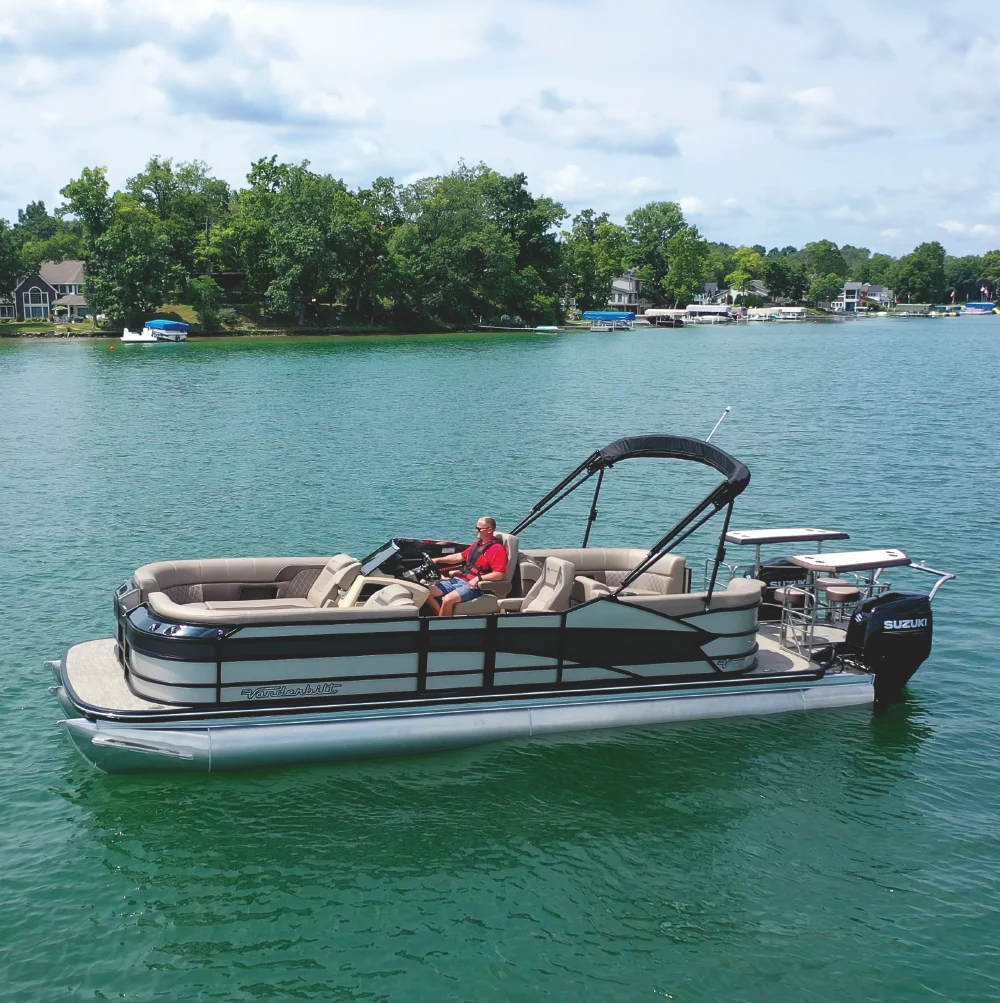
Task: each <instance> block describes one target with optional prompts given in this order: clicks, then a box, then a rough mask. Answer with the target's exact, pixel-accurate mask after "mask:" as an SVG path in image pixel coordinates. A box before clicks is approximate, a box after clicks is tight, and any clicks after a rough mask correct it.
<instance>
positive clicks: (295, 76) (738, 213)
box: [0, 0, 1000, 253]
mask: <svg viewBox="0 0 1000 1003" xmlns="http://www.w3.org/2000/svg"><path fill="white" fill-rule="evenodd" d="M780 4H786V5H787V6H788V9H781V10H776V9H775V8H774V7H768V6H767V5H765V6H763V7H762V6H760V5H757V6H756V7H752V6H747V5H744V6H743V7H739V6H734V5H733V4H731V3H730V2H729V0H704V2H703V3H701V4H699V5H694V4H666V5H665V4H662V3H656V2H654V0H634V3H633V5H632V7H630V8H629V17H630V22H631V23H634V24H639V25H640V26H641V31H642V36H641V37H642V43H641V44H647V46H648V45H655V43H654V42H653V41H650V40H655V39H663V38H668V39H678V38H680V39H699V38H706V36H705V24H706V23H711V24H714V25H717V26H719V31H720V32H721V37H722V38H724V39H725V41H726V43H727V44H729V50H727V51H730V52H737V53H738V54H737V55H736V56H733V57H732V58H731V59H729V60H728V62H726V63H725V64H724V66H723V67H722V68H721V69H720V64H719V63H718V61H712V60H706V59H705V56H704V54H705V49H704V47H703V46H701V45H671V46H670V58H669V59H658V58H652V57H650V58H636V59H632V60H624V61H621V60H618V61H615V60H614V59H611V60H605V61H603V62H601V61H599V60H597V59H595V58H594V55H593V54H594V52H595V51H596V50H595V39H596V40H598V41H600V40H605V39H607V38H608V37H609V36H608V32H609V25H613V24H616V23H618V19H619V18H620V12H619V10H618V8H617V7H616V6H615V5H614V4H612V2H611V0H588V2H586V3H583V2H576V3H574V4H573V6H572V17H568V16H567V10H568V7H567V5H566V4H565V3H555V2H546V3H538V2H530V0H508V2H507V3H506V4H503V5H500V6H498V5H497V4H496V3H495V2H494V0H490V2H487V0H468V2H467V3H466V4H464V5H463V7H462V16H461V17H460V18H456V17H455V8H454V5H453V4H451V3H445V2H444V0H411V2H407V3H403V2H401V0H371V2H369V3H359V2H358V0H336V2H329V0H324V2H321V3H315V2H313V3H308V2H304V0H298V2H288V0H143V2H142V3H137V2H135V0H32V3H31V4H27V5H24V4H22V5H21V6H20V7H16V6H15V5H13V4H12V3H10V2H8V3H7V4H6V5H5V6H4V5H0V59H2V65H3V74H2V75H0V100H3V101H4V103H5V106H7V107H9V108H13V109H16V112H17V116H16V117H17V120H18V122H22V123H23V122H30V123H31V138H30V144H29V143H20V142H14V141H10V142H8V143H7V145H6V146H5V149H4V154H5V156H4V163H3V167H4V170H3V177H2V179H0V215H2V216H5V217H7V218H10V217H11V216H13V215H15V214H16V211H17V208H18V207H19V206H23V205H25V204H26V203H27V202H28V201H29V200H32V199H44V200H45V201H46V203H47V204H48V205H50V206H51V205H52V204H53V203H58V201H59V197H58V191H59V189H60V188H61V187H62V186H63V185H64V184H65V183H66V181H67V180H68V179H69V178H71V177H73V176H76V175H78V174H79V171H80V169H81V168H82V167H83V166H93V165H101V164H107V165H108V168H109V177H110V180H111V182H112V184H113V185H115V186H116V187H119V186H121V185H122V184H123V183H124V181H125V179H126V178H127V177H129V176H130V175H132V174H135V173H136V171H137V170H138V169H139V168H140V167H141V166H142V164H143V162H144V161H145V160H146V159H147V158H148V157H149V156H151V155H152V154H154V153H160V154H165V155H170V156H173V157H175V158H176V159H181V160H187V159H192V158H199V159H202V160H205V161H207V162H208V163H209V164H210V165H211V166H212V167H213V169H214V170H215V172H216V173H217V174H219V175H220V176H222V177H225V178H227V179H228V180H229V181H231V182H232V183H236V184H238V183H242V182H243V179H244V177H245V174H246V172H247V169H248V167H249V164H250V163H251V162H252V161H253V160H255V159H257V158H259V157H261V156H268V155H270V154H272V153H275V154H277V155H278V156H279V157H280V158H281V159H282V160H288V161H300V160H302V159H308V160H310V161H311V162H312V164H313V165H314V167H315V168H316V169H318V170H323V171H332V172H334V173H336V174H337V175H338V176H343V177H344V178H345V180H346V181H347V182H348V183H349V184H351V185H367V184H368V183H370V182H371V180H372V179H373V178H374V177H375V176H377V175H379V174H386V175H392V176H394V177H396V178H398V179H400V180H401V181H402V180H406V179H415V178H416V177H419V176H422V175H426V174H429V173H441V172H443V171H447V170H449V169H450V168H451V167H452V166H453V165H454V164H455V163H456V162H457V161H458V160H459V159H460V158H464V159H465V161H466V162H467V163H477V162H479V161H484V162H486V163H489V164H490V165H491V166H493V167H495V168H497V169H498V170H501V171H504V172H505V173H512V172H514V171H524V172H525V173H526V174H527V175H528V181H529V185H530V187H531V188H532V190H533V191H535V192H541V191H545V192H546V193H547V194H551V195H553V197H558V198H560V199H561V200H563V201H564V202H565V203H566V205H567V207H568V208H570V209H571V210H572V209H574V208H578V207H582V206H584V205H587V206H592V207H593V208H595V209H597V210H598V211H603V210H607V211H608V212H610V213H611V214H612V216H613V218H615V219H616V220H618V221H621V220H622V219H623V218H624V216H625V214H626V213H627V212H629V211H630V210H631V209H632V208H634V207H635V206H637V205H639V204H642V203H643V202H646V201H650V200H651V199H663V198H672V199H678V198H680V199H681V201H682V205H683V206H684V208H685V211H686V212H687V213H689V214H690V215H694V216H696V217H697V220H698V225H699V227H701V228H702V229H703V230H704V231H705V233H706V235H708V236H709V237H710V238H711V239H713V240H726V241H729V242H732V243H737V244H739V243H746V244H754V243H762V244H765V245H767V246H774V245H778V246H784V245H786V244H796V245H801V244H803V243H805V242H806V241H808V240H812V239H817V238H820V237H828V238H829V239H832V240H837V242H838V243H845V242H849V243H852V244H855V245H864V246H869V247H872V248H873V249H877V248H878V247H879V244H880V243H881V244H882V246H886V244H891V246H892V247H893V249H894V251H895V252H896V253H898V252H899V251H905V250H907V249H908V247H911V246H913V244H915V243H918V242H920V241H922V240H932V239H938V238H939V239H942V241H943V242H946V243H947V246H948V250H949V251H950V252H952V253H971V252H977V253H981V252H982V251H984V250H986V249H987V248H988V247H990V246H995V243H996V241H997V236H996V235H994V232H993V230H992V228H993V227H994V226H997V225H1000V185H998V182H997V178H998V177H1000V152H998V151H1000V148H998V147H997V144H996V142H995V126H996V125H997V124H998V123H1000V45H998V42H997V39H996V38H994V37H992V36H991V35H990V34H989V33H988V32H987V31H984V30H980V29H978V28H977V29H976V30H974V31H970V30H963V29H962V28H961V26H962V25H966V26H968V25H978V24H980V22H981V21H982V6H981V4H976V3H973V0H950V2H949V6H948V16H947V18H943V17H942V15H941V14H940V5H938V6H934V5H933V4H932V3H931V0H910V2H908V3H906V4H903V3H900V2H899V0H896V2H894V3H883V4H870V3H868V2H867V0H841V2H840V3H839V4H838V5H837V6H836V8H833V7H831V6H830V5H829V4H802V3H799V4H797V5H794V6H793V4H794V0H780ZM952 26H954V27H952ZM53 32H55V33H56V34H55V35H53ZM54 37H55V38H58V39H68V40H69V43H68V44H61V43H54V42H53V38H54ZM709 37H711V36H709ZM730 43H731V44H730ZM733 45H735V46H736V48H735V49H733ZM650 51H651V50H650ZM941 221H944V222H946V223H949V224H952V223H954V224H957V227H953V228H952V229H950V230H949V229H944V228H942V226H941V225H940V223H941Z"/></svg>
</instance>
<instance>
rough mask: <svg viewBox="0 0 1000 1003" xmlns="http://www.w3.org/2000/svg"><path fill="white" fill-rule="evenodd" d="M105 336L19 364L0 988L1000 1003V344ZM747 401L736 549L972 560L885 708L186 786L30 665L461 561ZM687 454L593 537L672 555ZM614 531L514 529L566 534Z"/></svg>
mask: <svg viewBox="0 0 1000 1003" xmlns="http://www.w3.org/2000/svg"><path fill="white" fill-rule="evenodd" d="M111 348H112V345H111V343H109V342H104V341H88V342H83V341H80V342H55V341H11V342H0V406H2V411H0V471H2V478H0V519H2V525H3V541H2V543H0V610H2V613H0V660H2V675H0V686H2V689H0V715H2V723H3V727H2V729H0V754H2V764H3V769H2V772H0V862H2V874H0V889H2V893H0V997H2V998H4V999H12V1000H52V999H64V998H73V999H111V998H123V999H156V998H161V997H164V998H171V999H178V998H182V999H195V998H198V999H226V1000H257V999H315V1000H352V1001H355V1000H393V1001H396V1000H399V1001H407V1003H409V1001H414V1000H435V1001H437V1000H476V1001H497V1003H500V1001H511V1000H515V1001H521V1000H523V1001H536V1000H543V999H544V1000H551V1001H563V1000H566V1001H573V1003H578V1001H579V1000H581V999H593V1000H602V1001H603V1000H616V1001H619V1000H622V1001H631V1000H651V999H656V998H660V997H662V998H665V999H676V1000H682V1001H692V1000H713V1001H717V1000H727V1001H728V1000H747V1001H759V1000H767V1001H769V1003H779V1001H801V1000H805V999H808V1000H824V1001H825V1000H829V1001H843V1000H852V1001H853V1000H878V1001H882V1000H885V1001H889V1000H891V1001H902V1000H940V999H947V1000H960V1001H965V1003H970V1001H979V1000H996V999H997V998H998V996H1000V911H998V902H1000V706H998V696H1000V686H998V678H1000V676H998V669H1000V666H998V661H1000V659H998V654H997V651H998V647H997V645H998V640H1000V623H998V609H1000V574H998V572H997V570H996V567H995V564H996V559H995V551H996V549H997V545H998V543H1000V518H998V514H997V512H998V510H997V497H998V493H1000V472H998V470H1000V465H998V459H1000V455H998V454H1000V450H998V446H997V436H998V432H1000V403H998V373H1000V318H996V317H986V318H970V317H967V318H961V319H955V320H937V321H919V320H915V321H891V320H881V321H880V320H870V321H864V322H857V323H845V324H804V325H787V326H778V325H773V324H769V325H761V326H757V327H753V326H751V327H743V326H741V327H739V328H738V329H722V328H708V327H704V328H700V329H693V330H683V331H670V330H665V331H648V332H635V333H627V332H619V333H614V334H610V335H608V334H605V335H598V334H589V333H584V334H578V335H557V336H553V335H510V336H507V335H492V336H457V337H440V338H437V337H435V338H412V339H392V338H384V339H358V340H348V339H345V340H333V339H328V340H305V339H304V340H264V339H254V340H246V341H232V342H229V341H225V342H223V341H211V342H203V343H196V342H191V343H188V344H186V345H162V346H154V347H150V346H121V345H115V346H114V348H115V350H114V351H112V350H111ZM726 405H731V406H732V408H733V411H732V415H731V417H730V418H729V419H728V420H727V422H726V423H725V424H724V425H723V426H722V428H721V429H720V431H719V432H718V433H717V436H716V439H715V441H716V442H717V443H718V444H719V445H721V446H722V447H723V448H725V449H727V450H729V451H730V452H732V453H733V454H735V455H736V456H738V457H739V458H740V459H742V460H744V461H745V462H746V463H747V464H748V465H749V467H750V469H751V471H752V474H753V481H752V483H751V485H750V488H749V489H748V491H747V492H746V494H745V495H744V496H743V497H742V498H741V499H740V501H739V503H738V505H737V510H736V516H735V517H734V525H735V526H736V527H737V528H740V527H742V528H748V527H755V526H768V525H771V526H775V525H820V526H830V527H834V528H838V529H840V528H842V529H846V530H848V531H849V532H851V534H852V541H851V544H850V546H852V547H853V546H858V547H863V546H866V545H871V546H899V547H902V548H904V549H906V550H907V551H908V552H909V553H910V554H911V555H913V556H914V557H916V558H919V559H926V560H928V561H929V562H930V563H931V564H932V565H933V566H936V567H942V568H945V569H947V570H952V571H957V572H959V574H960V578H959V579H958V581H957V582H954V583H951V584H949V585H948V586H946V587H945V588H944V590H943V591H942V592H941V594H940V595H939V597H938V599H937V600H936V602H935V616H936V619H937V624H936V627H937V630H936V636H935V647H934V652H933V654H932V655H931V658H930V659H929V660H928V662H927V663H926V664H925V665H924V667H923V668H922V669H921V671H920V672H919V673H918V674H917V676H916V677H915V678H914V680H913V681H912V683H911V685H910V687H909V696H908V700H907V702H906V703H905V704H903V705H900V706H897V707H896V708H894V709H893V710H892V711H891V712H890V713H889V714H888V715H886V716H885V717H881V718H878V719H876V718H873V717H872V715H871V714H870V713H869V712H868V711H861V710H848V711H831V712H824V713H814V714H810V715H781V716H778V717H774V718H767V719H743V720H733V721H723V722H711V723H704V724H697V725H685V726H679V727H673V728H662V729H648V730H635V731H627V732H609V733H598V734H591V735H587V736H576V737H572V738H569V739H562V740H559V741H544V742H525V743H520V744H510V745H502V746H493V747H488V748H483V749H478V750H474V751H470V752H462V753H454V754H447V755H439V756H428V757H418V758H412V759H408V760H386V761H377V762H367V763H355V764H347V765H330V766H317V767H309V768H301V769H283V770H274V771H263V772H257V773H248V774H229V775H210V776H176V777H171V776H157V777H154V776H148V777H143V776H139V777H109V776H103V775H101V774H99V773H97V772H95V771H92V770H91V769H90V768H89V767H87V766H86V764H85V763H84V762H83V761H82V760H80V759H79V758H78V757H77V755H76V754H75V753H74V752H73V751H72V750H71V748H70V746H69V743H68V742H67V741H66V740H65V738H64V737H63V735H62V734H61V732H60V730H59V729H58V728H57V726H56V720H57V719H58V717H59V710H58V707H57V705H56V703H55V701H54V699H53V698H52V697H51V696H50V695H49V694H48V693H47V692H46V687H47V685H48V684H49V682H50V679H49V678H48V676H47V674H45V673H43V671H42V669H41V662H42V660H43V659H45V658H49V657H57V656H58V655H59V654H60V653H61V652H62V650H63V649H64V648H65V647H66V646H68V645H69V644H71V643H74V642H77V641H81V640H84V639H87V638H91V637H101V636H109V635H110V634H111V633H112V629H113V620H112V612H111V592H112V590H113V589H114V587H115V586H116V585H118V584H119V582H120V581H121V580H122V579H123V578H125V577H126V575H127V574H128V573H129V572H130V571H132V570H133V569H134V568H135V567H137V566H139V565H141V564H143V563H146V562H148V561H151V560H157V559H170V558H187V557H197V556H239V555H254V554H314V553H321V554H322V553H333V552H336V551H338V550H347V551H350V552H353V553H356V554H360V553H366V552H367V551H369V550H371V549H373V548H374V547H375V546H376V545H377V544H379V543H380V542H382V541H383V540H385V539H387V538H388V537H390V536H392V535H434V536H448V537H455V538H458V539H469V538H470V537H471V535H472V531H473V528H474V525H475V520H476V519H477V517H478V516H480V515H482V514H484V513H490V514H493V515H495V516H496V517H497V519H498V520H499V522H500V528H501V529H503V528H505V527H508V526H510V525H512V524H513V523H514V521H516V520H517V519H518V518H519V517H520V516H521V515H523V514H524V512H525V511H526V510H527V509H528V508H529V506H530V505H531V504H532V503H533V502H534V501H536V500H537V499H538V498H539V497H540V496H541V495H542V494H543V493H544V492H545V491H547V490H548V489H549V488H550V487H551V486H552V485H553V484H554V483H555V482H556V481H557V480H558V479H559V478H561V476H562V475H563V474H565V473H567V472H568V471H569V470H570V469H572V467H573V466H575V465H576V463H577V462H579V461H580V460H581V459H582V458H584V457H585V456H586V455H588V454H589V453H590V452H591V451H592V450H593V449H594V448H596V447H599V446H602V445H605V444H606V443H608V442H609V441H611V440H612V439H614V438H617V437H618V436H620V435H624V434H630V433H636V432H649V431H664V432H676V433H682V434H694V435H701V436H704V435H705V434H707V432H708V431H709V430H710V429H711V428H712V425H713V424H714V423H715V421H716V419H717V418H718V416H719V414H720V412H721V411H722V409H723V407H725V406H726ZM690 466H692V465H690V464H683V465H682V464H666V463H662V462H661V463H653V462H650V461H645V462H642V463H636V464H633V465H632V467H634V469H631V468H630V465H628V464H626V465H624V466H623V467H621V468H619V469H616V470H614V471H612V472H611V473H610V474H609V475H608V477H607V478H606V487H605V492H604V495H602V505H601V515H600V520H599V522H598V524H597V525H598V528H597V530H596V531H595V536H594V539H593V542H594V543H595V544H601V543H609V544H611V543H616V544H619V545H632V546H639V545H647V546H648V544H649V543H650V542H652V541H653V540H654V539H655V538H656V537H658V536H659V535H660V534H661V533H662V532H663V531H664V530H665V529H666V528H668V527H669V525H670V524H672V519H673V517H676V516H677V515H679V514H680V513H681V512H682V511H683V510H684V508H685V507H689V506H690V504H691V503H692V502H693V501H694V500H695V498H696V497H697V496H700V493H701V492H702V491H703V490H704V489H705V487H706V486H707V485H708V483H709V482H710V481H711V477H710V475H708V474H707V473H706V472H705V471H703V470H702V469H701V468H697V469H695V470H689V469H687V468H688V467H690ZM586 505H587V499H583V498H581V499H580V500H579V504H577V505H576V506H575V507H574V508H573V509H572V511H568V512H567V513H566V514H565V515H561V516H557V515H556V514H555V513H554V514H553V516H552V517H551V518H550V519H548V520H543V521H542V522H541V523H539V524H538V525H537V527H536V528H533V529H532V530H531V531H530V533H529V535H528V538H527V541H526V542H527V543H528V544H529V545H530V544H531V543H535V544H536V545H544V544H549V545H560V544H561V545H578V543H579V539H580V536H581V532H582V520H583V518H584V514H585V511H586ZM708 552H709V540H708V538H707V537H704V536H703V537H702V538H700V539H699V540H693V541H691V547H690V548H688V549H687V553H688V555H689V558H690V560H691V561H692V563H695V562H696V560H697V559H700V558H703V557H704V556H705V555H706V554H707V553H708ZM731 556H732V552H731ZM737 556H739V555H737ZM894 580H895V578H894ZM910 584H912V582H910ZM920 584H922V585H927V584H929V580H928V581H927V582H921V583H920Z"/></svg>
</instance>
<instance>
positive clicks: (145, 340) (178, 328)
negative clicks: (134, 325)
mask: <svg viewBox="0 0 1000 1003" xmlns="http://www.w3.org/2000/svg"><path fill="white" fill-rule="evenodd" d="M190 329H191V325H190V324H184V323H182V322H181V321H179V320H147V321H146V323H145V324H144V325H143V328H142V330H141V331H138V332H137V331H130V330H129V329H128V328H127V327H126V328H125V330H124V331H122V338H121V340H122V341H124V342H129V343H132V344H146V345H151V344H154V343H155V342H158V341H187V333H188V331H189V330H190Z"/></svg>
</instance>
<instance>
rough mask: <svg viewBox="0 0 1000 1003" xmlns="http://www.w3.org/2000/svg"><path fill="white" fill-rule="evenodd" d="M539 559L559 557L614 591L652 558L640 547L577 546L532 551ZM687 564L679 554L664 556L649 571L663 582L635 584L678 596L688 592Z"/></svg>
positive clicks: (642, 587) (640, 587) (635, 583)
mask: <svg viewBox="0 0 1000 1003" xmlns="http://www.w3.org/2000/svg"><path fill="white" fill-rule="evenodd" d="M530 553H531V556H532V557H534V558H535V559H536V560H541V559H542V558H544V557H559V558H562V560H564V561H571V562H572V563H573V565H574V567H575V568H576V573H577V574H578V575H584V576H586V577H588V578H593V579H595V580H596V581H600V582H605V583H606V584H608V585H610V586H611V587H612V588H617V587H618V586H619V585H621V583H622V580H623V579H624V578H625V576H626V575H627V574H628V573H629V572H631V571H632V569H633V568H636V567H638V566H639V564H641V563H642V562H643V561H644V560H646V558H647V557H648V556H649V551H648V550H639V549H638V548H636V547H576V548H558V549H546V550H534V551H531V552H530ZM685 569H686V561H685V559H684V558H683V557H681V556H680V555H679V554H664V556H663V557H661V558H660V559H659V560H658V561H656V563H655V564H653V565H652V566H651V567H650V568H648V569H647V572H648V573H649V574H655V575H658V576H662V578H661V579H647V580H646V582H645V584H643V581H642V578H645V575H642V576H641V577H640V579H638V580H636V581H635V582H633V585H634V586H635V587H636V588H637V589H648V590H650V591H652V592H662V593H663V594H664V595H676V594H677V593H680V592H683V591H684V579H685Z"/></svg>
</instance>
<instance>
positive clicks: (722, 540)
mask: <svg viewBox="0 0 1000 1003" xmlns="http://www.w3.org/2000/svg"><path fill="white" fill-rule="evenodd" d="M726 410H727V411H728V410H729V409H728V408H726ZM723 417H724V416H723ZM719 420H720V421H721V420H722V419H721V418H720V419H719ZM735 500H736V499H735V498H733V499H730V502H729V505H728V507H727V508H726V518H725V519H724V520H723V522H722V532H721V533H720V534H719V549H718V550H717V551H716V552H715V564H714V565H713V566H712V580H711V581H710V582H709V583H708V594H707V595H706V596H705V608H706V609H708V605H709V603H710V602H711V601H712V593H713V592H714V591H715V579H716V578H717V577H718V575H719V565H720V564H721V563H722V562H723V561H724V560H725V559H726V533H728V532H729V520H730V519H731V518H732V517H733V503H734V502H735Z"/></svg>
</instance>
